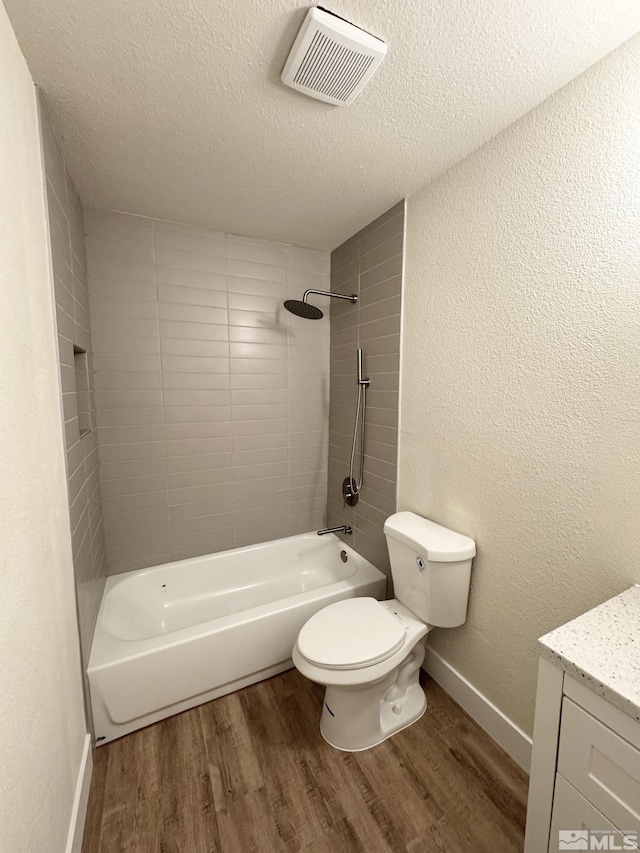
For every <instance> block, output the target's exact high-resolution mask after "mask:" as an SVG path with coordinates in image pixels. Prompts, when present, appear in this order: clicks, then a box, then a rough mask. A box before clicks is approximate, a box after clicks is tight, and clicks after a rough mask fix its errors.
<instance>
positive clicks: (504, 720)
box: [423, 646, 532, 773]
mask: <svg viewBox="0 0 640 853" xmlns="http://www.w3.org/2000/svg"><path fill="white" fill-rule="evenodd" d="M423 669H424V670H425V672H427V673H428V674H429V675H430V676H431V678H433V680H434V681H436V682H437V683H438V684H439V685H440V687H442V689H443V690H444V691H445V692H446V693H448V694H449V696H451V698H452V699H453V700H454V702H457V703H458V705H460V707H461V708H462V709H463V710H464V711H466V712H467V714H468V715H469V716H470V717H471V718H472V719H473V720H475V721H476V723H477V724H478V725H479V726H480V727H481V728H483V729H484V730H485V732H486V733H487V734H488V735H489V737H491V738H493V740H495V742H496V743H497V744H498V746H501V747H502V749H504V751H505V752H506V753H507V755H509V756H511V758H513V760H514V761H515V762H516V764H519V765H520V767H522V769H523V770H524V771H525V772H526V773H528V772H529V767H530V766H531V746H532V740H531V738H530V737H529V735H527V734H525V733H524V732H523V731H522V729H520V728H518V726H516V724H515V723H514V722H513V721H512V720H510V719H509V717H507V716H506V714H503V713H502V711H501V710H500V709H499V708H496V706H495V705H494V704H493V703H492V702H490V701H489V699H487V697H486V696H483V694H482V693H480V691H479V690H478V689H477V688H475V687H474V686H473V684H471V682H469V681H467V679H466V678H465V677H464V676H463V675H460V673H459V672H458V671H457V670H456V669H454V668H453V667H452V666H451V665H450V664H448V663H447V662H446V661H445V660H444V658H442V657H440V655H439V654H438V653H437V652H434V651H433V649H430V648H429V646H427V655H426V657H425V661H424V664H423Z"/></svg>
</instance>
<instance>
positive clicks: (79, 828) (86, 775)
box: [66, 734, 93, 853]
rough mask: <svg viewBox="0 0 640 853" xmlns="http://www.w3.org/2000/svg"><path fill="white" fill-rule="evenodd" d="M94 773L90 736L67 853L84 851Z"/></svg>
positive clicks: (75, 801) (72, 816) (70, 828)
mask: <svg viewBox="0 0 640 853" xmlns="http://www.w3.org/2000/svg"><path fill="white" fill-rule="evenodd" d="M92 771H93V756H92V753H91V735H89V734H88V735H87V736H86V738H85V741H84V749H83V750H82V759H81V761H80V768H79V770H78V782H77V784H76V794H75V797H74V798H73V810H72V812H71V822H70V824H69V835H68V836H67V851H66V853H81V851H82V836H83V835H84V823H85V820H86V817H87V805H88V803H89V788H90V787H91V773H92Z"/></svg>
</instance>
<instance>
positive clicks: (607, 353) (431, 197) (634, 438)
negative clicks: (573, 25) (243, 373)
mask: <svg viewBox="0 0 640 853" xmlns="http://www.w3.org/2000/svg"><path fill="white" fill-rule="evenodd" d="M405 287H406V291H405V312H404V324H405V325H404V348H403V384H402V391H401V439H400V441H401V451H400V475H399V505H400V509H412V510H414V511H416V512H418V513H421V514H424V515H426V516H429V517H430V518H433V519H434V520H436V521H438V522H440V523H442V524H445V525H448V526H450V527H452V528H455V529H458V530H461V531H463V532H465V533H467V534H469V535H471V536H473V537H475V538H476V540H477V543H478V556H477V558H476V560H475V564H474V572H473V585H472V591H471V602H470V610H469V617H468V621H467V624H466V625H465V626H463V627H461V628H459V629H456V630H452V631H445V630H442V631H435V632H434V634H433V635H431V637H430V644H431V645H432V646H434V647H435V649H436V650H437V651H438V652H439V653H440V654H441V655H442V656H443V657H444V658H445V659H446V660H447V661H448V662H449V663H450V664H451V665H452V666H454V667H455V668H456V669H458V670H459V671H460V672H461V673H462V674H463V675H464V676H465V677H466V678H467V679H468V680H469V681H471V682H472V684H473V685H475V686H476V687H477V688H478V689H479V690H480V691H481V692H483V693H484V694H485V695H486V696H487V697H488V698H489V699H491V700H492V701H493V702H494V703H495V704H496V705H497V706H498V707H499V708H501V709H502V710H503V711H504V712H505V713H506V714H507V715H508V716H510V717H511V718H512V719H513V720H514V721H515V722H516V723H517V724H519V725H520V726H521V727H522V728H524V729H526V730H528V731H530V730H531V726H532V718H533V707H534V690H535V673H536V655H537V652H536V638H537V637H539V636H540V635H542V634H543V633H545V632H546V631H548V630H549V629H551V628H553V627H555V626H557V625H560V624H562V623H564V622H566V621H567V620H569V619H571V618H573V617H575V616H576V615H578V614H579V613H581V612H583V611H585V610H587V609H588V608H590V607H592V606H594V605H596V604H598V603H599V602H601V601H603V600H605V599H606V598H608V597H610V596H612V595H614V594H616V593H618V592H620V591H621V590H623V589H625V588H626V587H628V586H630V585H631V584H632V583H634V582H638V581H640V560H639V553H640V523H639V520H640V37H636V38H635V39H634V40H632V41H631V42H629V43H628V44H627V45H626V46H623V47H622V48H621V49H619V50H618V51H617V52H615V53H614V54H612V55H610V56H609V57H608V58H606V59H605V60H603V61H602V62H601V63H600V64H599V65H597V66H595V67H593V68H592V69H590V70H588V71H587V72H586V73H585V74H584V75H582V76H581V77H579V78H578V79H576V80H575V81H573V82H572V83H570V84H569V85H568V86H566V87H565V88H564V89H562V90H561V91H560V92H558V93H557V94H556V95H554V96H553V97H551V98H550V99H549V100H547V101H546V102H545V103H544V104H542V105H541V106H540V107H539V108H537V109H536V110H534V111H533V112H531V113H529V114H528V115H526V116H525V117H524V118H522V119H521V120H520V121H518V122H517V123H516V124H514V125H512V126H511V127H509V128H508V129H507V130H505V131H504V132H503V133H501V134H500V135H499V136H498V137H496V138H495V139H494V140H493V141H491V142H490V143H489V144H487V145H486V146H485V147H483V148H482V149H480V150H478V151H476V152H475V153H474V154H472V155H471V156H470V157H468V158H467V159H466V160H464V161H463V162H462V163H460V164H458V165H457V166H455V167H454V168H453V169H451V170H450V171H449V172H447V173H446V174H445V175H443V176H442V177H441V178H439V179H438V180H437V181H435V182H434V183H432V184H430V185H429V186H428V187H426V188H425V189H424V190H422V191H421V192H420V193H418V194H417V195H415V196H413V197H412V198H410V199H409V201H408V213H407V249H406V284H405Z"/></svg>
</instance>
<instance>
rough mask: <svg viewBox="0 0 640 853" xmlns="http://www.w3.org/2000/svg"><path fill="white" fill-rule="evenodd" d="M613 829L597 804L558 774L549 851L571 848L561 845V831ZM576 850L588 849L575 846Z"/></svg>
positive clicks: (556, 851)
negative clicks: (589, 800)
mask: <svg viewBox="0 0 640 853" xmlns="http://www.w3.org/2000/svg"><path fill="white" fill-rule="evenodd" d="M589 829H592V830H606V829H610V830H613V829H615V827H614V826H613V824H612V823H611V822H610V821H608V820H607V819H606V818H605V817H604V816H603V815H602V814H601V813H600V812H599V811H598V809H597V808H595V806H592V805H591V803H589V802H587V800H585V798H584V797H583V796H582V794H579V793H578V792H577V791H576V789H575V788H574V787H573V786H572V785H570V784H569V783H568V782H567V781H566V779H563V778H562V776H559V775H556V784H555V789H554V794H553V812H552V814H551V832H550V834H549V853H558V851H559V850H568V849H569V850H570V849H572V848H571V847H567V844H566V842H565V844H563V846H562V847H560V833H561V832H571V831H572V830H573V831H578V832H580V830H582V831H584V830H589ZM573 849H574V850H580V849H586V848H584V847H583V848H580V847H573Z"/></svg>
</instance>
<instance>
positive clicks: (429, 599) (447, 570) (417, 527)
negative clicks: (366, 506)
mask: <svg viewBox="0 0 640 853" xmlns="http://www.w3.org/2000/svg"><path fill="white" fill-rule="evenodd" d="M384 533H385V536H386V537H387V547H388V549H389V559H390V561H391V574H392V577H393V587H394V596H395V598H397V599H398V600H399V601H401V602H402V604H404V605H405V607H408V608H409V610H411V612H412V613H415V615H416V616H417V617H418V618H419V619H422V620H423V622H426V623H427V624H428V625H434V626H437V627H441V628H455V627H456V626H457V625H462V624H463V623H464V621H465V620H466V618H467V601H468V599H469V582H470V580H471V562H472V560H473V557H475V553H476V543H475V542H474V541H473V539H470V538H469V537H468V536H464V535H463V534H462V533H456V531H455V530H449V529H448V528H447V527H442V526H441V525H440V524H436V523H435V522H433V521H429V520H428V519H426V518H422V517H421V516H419V515H416V514H415V513H413V512H397V513H396V514H395V515H392V516H390V517H389V518H388V519H387V520H386V522H385V525H384Z"/></svg>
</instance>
